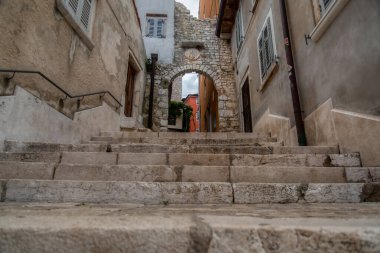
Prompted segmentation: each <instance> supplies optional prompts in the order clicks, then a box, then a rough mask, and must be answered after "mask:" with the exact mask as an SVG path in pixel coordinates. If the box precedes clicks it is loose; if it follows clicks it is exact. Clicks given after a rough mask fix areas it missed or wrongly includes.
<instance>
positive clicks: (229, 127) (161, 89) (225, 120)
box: [153, 64, 239, 132]
mask: <svg viewBox="0 0 380 253" xmlns="http://www.w3.org/2000/svg"><path fill="white" fill-rule="evenodd" d="M192 72H196V73H198V74H202V75H206V76H207V77H209V78H210V79H212V80H213V82H214V85H215V88H216V90H217V92H218V100H219V103H218V111H219V129H220V131H221V132H230V131H237V130H238V127H239V125H238V123H237V106H236V102H235V101H236V100H234V99H233V98H231V97H230V96H231V90H230V89H226V87H225V85H224V83H223V79H222V77H221V76H220V75H219V74H218V71H217V70H215V69H214V68H213V67H212V66H207V64H205V65H201V64H186V65H183V66H173V65H165V66H163V65H160V66H158V71H157V73H159V74H160V75H158V76H156V80H155V83H156V85H157V87H156V91H155V94H156V95H155V107H154V120H153V121H154V123H155V125H156V126H155V128H156V129H155V130H157V131H166V130H167V125H168V104H169V101H168V94H169V85H170V84H171V83H172V82H173V80H174V79H175V78H176V77H178V76H181V75H184V74H187V73H192ZM230 85H232V86H233V85H234V84H233V83H230ZM232 88H233V87H232Z"/></svg>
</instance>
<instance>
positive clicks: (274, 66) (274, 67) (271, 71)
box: [258, 60, 278, 92]
mask: <svg viewBox="0 0 380 253" xmlns="http://www.w3.org/2000/svg"><path fill="white" fill-rule="evenodd" d="M277 70H278V61H277V60H276V61H274V62H273V63H272V65H271V66H270V67H269V70H268V73H267V75H266V76H265V77H264V78H263V79H262V81H261V85H260V88H259V90H258V91H260V92H262V91H263V90H264V88H265V86H266V85H267V84H268V83H269V81H270V79H271V78H272V76H273V75H274V74H275V73H276V72H277Z"/></svg>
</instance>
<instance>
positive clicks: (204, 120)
mask: <svg viewBox="0 0 380 253" xmlns="http://www.w3.org/2000/svg"><path fill="white" fill-rule="evenodd" d="M199 101H200V110H199V111H200V119H199V121H200V131H201V132H218V131H219V114H218V92H217V91H216V89H215V86H214V82H213V81H212V79H210V78H209V77H207V76H204V75H201V76H199Z"/></svg>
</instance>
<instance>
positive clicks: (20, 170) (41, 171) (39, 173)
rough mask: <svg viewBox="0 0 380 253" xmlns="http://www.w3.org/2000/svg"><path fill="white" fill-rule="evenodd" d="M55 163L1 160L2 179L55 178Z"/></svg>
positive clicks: (0, 176) (0, 177)
mask: <svg viewBox="0 0 380 253" xmlns="http://www.w3.org/2000/svg"><path fill="white" fill-rule="evenodd" d="M54 168H55V164H54V163H37V162H4V161H0V179H15V178H17V179H41V180H44V179H46V180H50V179H53V174H54Z"/></svg>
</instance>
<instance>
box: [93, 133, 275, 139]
mask: <svg viewBox="0 0 380 253" xmlns="http://www.w3.org/2000/svg"><path fill="white" fill-rule="evenodd" d="M100 136H103V137H114V138H157V137H159V138H169V139H179V138H180V139H249V138H270V137H271V136H269V135H267V134H253V133H177V132H147V133H139V132H101V133H100Z"/></svg>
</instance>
